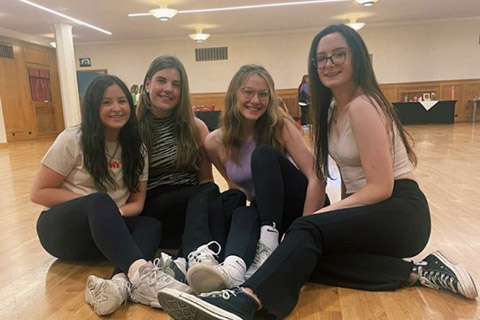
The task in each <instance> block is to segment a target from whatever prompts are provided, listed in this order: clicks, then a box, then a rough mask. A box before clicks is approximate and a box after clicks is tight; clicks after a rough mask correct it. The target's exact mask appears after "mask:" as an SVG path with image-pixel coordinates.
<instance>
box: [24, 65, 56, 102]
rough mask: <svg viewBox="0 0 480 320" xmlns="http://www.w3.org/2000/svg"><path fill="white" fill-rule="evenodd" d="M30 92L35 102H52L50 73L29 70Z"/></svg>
mask: <svg viewBox="0 0 480 320" xmlns="http://www.w3.org/2000/svg"><path fill="white" fill-rule="evenodd" d="M28 77H29V80H30V92H31V94H32V100H33V101H35V102H51V101H52V90H51V88H50V72H49V71H48V70H41V69H34V68H28Z"/></svg>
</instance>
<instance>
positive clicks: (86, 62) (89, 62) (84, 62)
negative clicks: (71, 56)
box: [78, 58, 92, 67]
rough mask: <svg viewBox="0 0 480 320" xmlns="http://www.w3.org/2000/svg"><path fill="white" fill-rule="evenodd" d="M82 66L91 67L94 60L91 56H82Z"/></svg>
mask: <svg viewBox="0 0 480 320" xmlns="http://www.w3.org/2000/svg"><path fill="white" fill-rule="evenodd" d="M78 60H80V67H91V66H92V60H90V58H80V59H78Z"/></svg>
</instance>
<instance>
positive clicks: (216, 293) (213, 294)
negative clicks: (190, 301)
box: [200, 289, 239, 300]
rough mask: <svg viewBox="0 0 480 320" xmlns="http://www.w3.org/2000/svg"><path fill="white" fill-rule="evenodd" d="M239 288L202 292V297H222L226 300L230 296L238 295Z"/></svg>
mask: <svg viewBox="0 0 480 320" xmlns="http://www.w3.org/2000/svg"><path fill="white" fill-rule="evenodd" d="M238 290H239V289H236V290H235V289H225V290H222V291H212V292H208V293H201V294H200V297H202V298H222V299H224V300H229V299H230V297H232V296H233V297H236V296H237V294H238V292H239V291H238Z"/></svg>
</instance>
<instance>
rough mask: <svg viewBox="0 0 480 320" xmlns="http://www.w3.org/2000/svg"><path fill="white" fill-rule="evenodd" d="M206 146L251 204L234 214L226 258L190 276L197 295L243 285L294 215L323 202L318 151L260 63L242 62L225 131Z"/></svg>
mask: <svg viewBox="0 0 480 320" xmlns="http://www.w3.org/2000/svg"><path fill="white" fill-rule="evenodd" d="M204 146H205V149H206V151H207V154H208V157H209V159H210V160H211V161H212V162H213V164H214V165H215V167H216V168H217V169H218V171H219V172H220V173H221V174H222V176H223V177H224V178H225V180H226V181H227V183H228V186H229V188H230V189H237V190H241V191H243V192H244V193H245V195H246V196H247V198H248V199H249V200H250V201H251V204H250V206H249V207H241V208H238V209H236V210H235V211H234V213H233V216H232V219H231V224H230V231H229V234H228V240H227V242H226V244H224V245H225V246H226V249H225V259H224V261H223V262H222V263H221V264H219V263H218V261H216V260H213V261H212V260H208V261H206V262H205V263H199V264H197V265H195V266H193V267H190V269H189V271H188V273H187V278H188V282H189V284H190V286H191V287H192V288H193V290H194V291H195V292H197V293H201V292H208V291H211V290H218V289H223V288H230V287H232V286H236V285H240V284H241V283H243V282H244V280H245V278H249V277H250V276H251V275H252V274H254V273H255V271H256V270H257V269H258V268H259V267H260V265H261V264H262V263H263V262H264V261H265V260H266V259H267V257H268V256H269V255H270V254H271V253H272V252H273V251H274V250H275V248H276V247H277V246H278V243H279V240H280V237H281V236H282V234H283V233H284V232H285V231H286V230H287V228H288V227H289V226H290V224H291V223H292V222H293V221H294V220H295V219H296V218H298V217H301V216H302V215H303V214H307V213H311V212H313V211H316V210H318V209H320V208H321V207H322V206H323V205H324V202H325V181H324V179H323V178H322V176H320V178H319V176H317V174H316V172H315V170H314V158H313V154H312V152H311V151H310V149H309V148H308V147H307V145H306V143H305V141H304V140H303V137H302V134H301V133H300V131H299V130H298V128H297V126H296V124H295V123H294V121H293V119H292V117H291V116H289V115H288V114H287V113H286V112H285V111H284V110H283V109H282V108H279V107H278V97H277V95H276V93H275V86H274V82H273V79H272V77H271V76H270V74H269V73H268V71H267V70H266V69H265V68H263V67H262V66H259V65H244V66H242V67H241V68H240V69H239V70H238V71H237V72H236V73H235V75H234V76H233V78H232V80H231V82H230V85H229V87H228V90H227V94H226V97H225V111H224V112H223V114H222V118H221V124H220V129H217V130H215V131H213V132H211V133H210V134H209V135H208V136H207V138H206V139H205V142H204ZM257 242H258V243H257ZM212 253H214V252H212ZM211 256H214V254H211ZM247 267H248V270H247Z"/></svg>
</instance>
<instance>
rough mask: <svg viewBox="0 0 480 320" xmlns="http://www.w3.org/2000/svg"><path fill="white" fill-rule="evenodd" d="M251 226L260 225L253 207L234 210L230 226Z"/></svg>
mask: <svg viewBox="0 0 480 320" xmlns="http://www.w3.org/2000/svg"><path fill="white" fill-rule="evenodd" d="M233 223H235V224H236V225H245V226H246V225H251V224H258V225H259V224H260V218H259V215H258V211H257V209H255V208H254V207H240V208H237V209H235V211H233V214H232V224H233Z"/></svg>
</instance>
